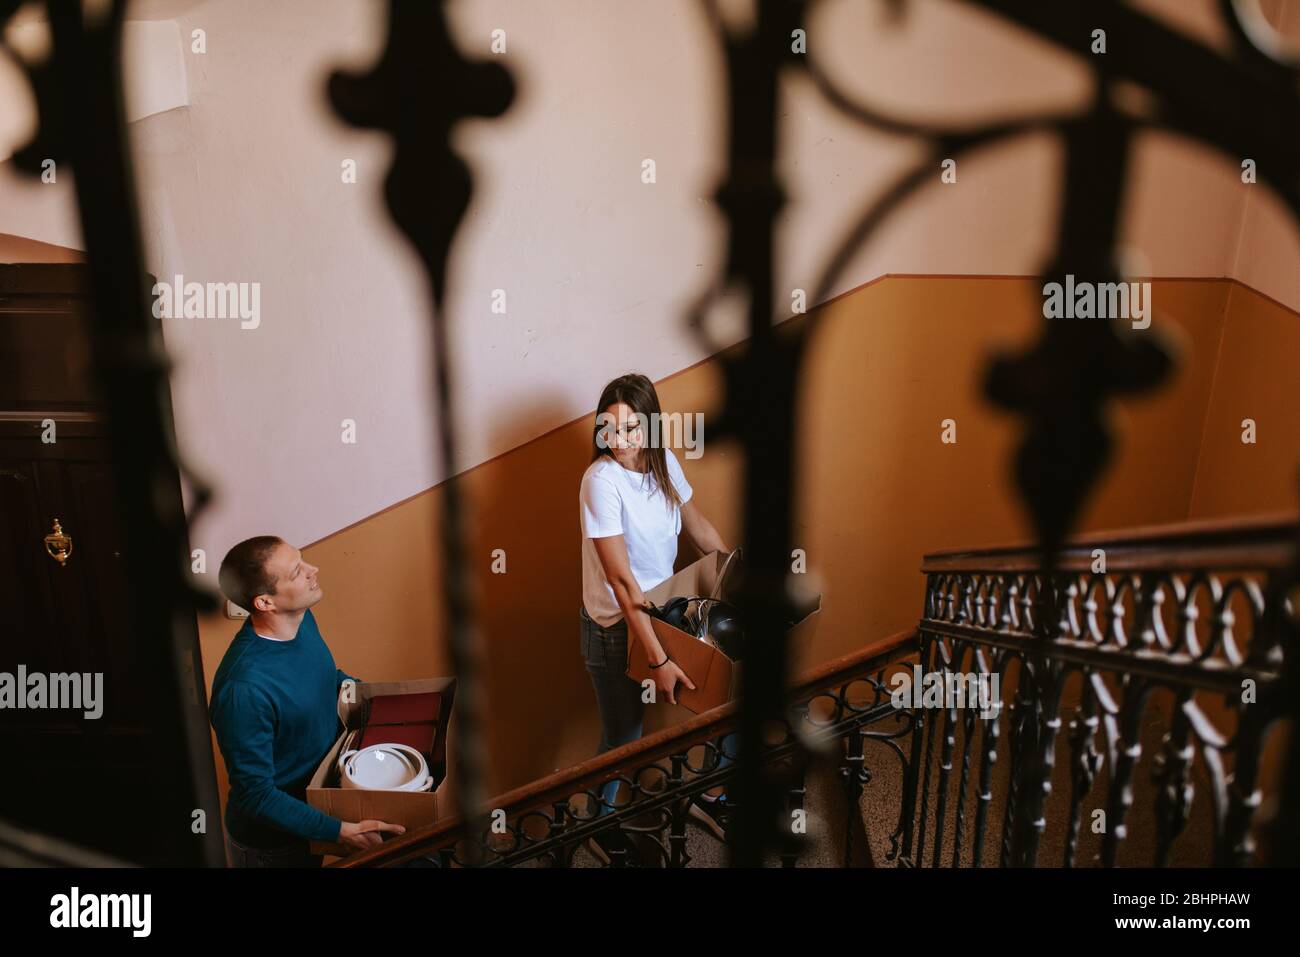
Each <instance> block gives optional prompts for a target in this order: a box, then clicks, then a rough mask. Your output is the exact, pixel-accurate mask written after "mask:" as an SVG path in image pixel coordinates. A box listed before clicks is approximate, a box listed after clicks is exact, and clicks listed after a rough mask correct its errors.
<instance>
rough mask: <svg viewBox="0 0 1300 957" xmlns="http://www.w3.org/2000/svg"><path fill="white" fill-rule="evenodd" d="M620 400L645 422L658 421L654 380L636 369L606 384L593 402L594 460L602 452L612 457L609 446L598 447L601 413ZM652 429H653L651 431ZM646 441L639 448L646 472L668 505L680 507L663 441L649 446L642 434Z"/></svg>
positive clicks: (680, 499)
mask: <svg viewBox="0 0 1300 957" xmlns="http://www.w3.org/2000/svg"><path fill="white" fill-rule="evenodd" d="M620 402H622V403H625V404H626V405H627V406H628V407H629V408H630V409H631V410H632V411H633V412H636V413H638V414H640V415H643V416H645V418H646V422H647V424H648V423H651V422H655V421H658V420H659V419H658V417H659V415H660V410H659V393H657V392H655V386H654V383H653V382H651V381H650V380H649V379H647V378H646V377H645V376H643V375H639V374H637V373H635V372H631V373H628V374H627V375H622V376H619V377H618V378H617V379H615V380H614V381H613V382H611V383H610V384H609V385H607V386H605V388H604V390H603V391H602V392H601V393H600V402H598V403H597V404H596V425H595V428H594V429H593V430H592V433H591V460H592V461H593V462H594V461H596V460H597V459H598V458H600V457H601V456H602V455H608V456H610V457H611V458H612V457H613V454H612V453H611V451H610V450H609V449H607V448H605V449H602V448H601V447H600V441H599V437H600V430H601V429H602V428H604V425H605V423H604V422H603V421H602V417H601V413H603V412H605V411H607V410H608V409H609V407H610V406H611V405H617V404H618V403H620ZM653 432H654V430H653V429H652V430H651V434H653ZM659 434H660V435H662V434H664V432H663V430H662V429H660V430H659ZM645 440H646V443H647V444H646V445H643V446H642V447H641V454H642V455H644V456H645V461H646V464H647V465H649V467H650V468H649V473H650V475H652V476H653V477H654V480H655V485H656V486H657V487H658V489H659V491H661V492H663V494H664V498H666V499H667V500H668V504H669V505H671V506H673V507H674V508H680V507H681V504H682V498H681V496H680V495H678V494H677V486H675V485H673V483H672V479H670V478H669V477H668V457H667V456H666V455H664V448H663V443H662V442H657V443H654V445H653V447H651V445H650V444H649V442H650V438H649V435H647V436H646V437H645Z"/></svg>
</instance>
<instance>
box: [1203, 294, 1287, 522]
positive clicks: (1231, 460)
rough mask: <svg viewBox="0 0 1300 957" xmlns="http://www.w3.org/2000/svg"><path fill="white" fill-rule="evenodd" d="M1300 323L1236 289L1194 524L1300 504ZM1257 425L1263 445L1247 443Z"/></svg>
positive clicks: (1278, 308)
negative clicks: (1246, 423) (1251, 424)
mask: <svg viewBox="0 0 1300 957" xmlns="http://www.w3.org/2000/svg"><path fill="white" fill-rule="evenodd" d="M1298 356H1300V315H1297V314H1296V313H1295V312H1294V311H1293V310H1291V309H1288V308H1287V307H1286V306H1283V305H1281V304H1280V303H1278V302H1276V301H1274V300H1272V299H1270V298H1269V297H1267V296H1264V295H1261V294H1260V293H1258V292H1256V291H1255V290H1253V289H1250V288H1247V287H1245V286H1241V285H1238V284H1236V283H1234V284H1233V285H1232V287H1231V293H1230V296H1229V300H1228V312H1227V325H1226V332H1225V335H1224V338H1223V347H1222V349H1221V351H1220V353H1219V361H1218V371H1217V373H1216V374H1215V378H1214V393H1213V397H1212V398H1211V400H1210V409H1209V413H1208V414H1207V415H1206V418H1205V434H1204V436H1203V438H1202V440H1201V453H1200V462H1199V465H1198V467H1197V471H1196V484H1195V489H1194V492H1193V495H1192V507H1191V513H1190V516H1191V517H1192V518H1217V517H1221V516H1228V515H1240V514H1245V513H1251V512H1277V511H1294V510H1295V509H1296V506H1297V503H1298V502H1300V375H1298V374H1297V372H1296V370H1297V368H1300V364H1298V363H1297V357H1298ZM1244 419H1254V420H1255V424H1256V441H1255V443H1254V444H1247V443H1244V442H1243V441H1242V432H1243V429H1242V425H1241V423H1242V421H1243V420H1244Z"/></svg>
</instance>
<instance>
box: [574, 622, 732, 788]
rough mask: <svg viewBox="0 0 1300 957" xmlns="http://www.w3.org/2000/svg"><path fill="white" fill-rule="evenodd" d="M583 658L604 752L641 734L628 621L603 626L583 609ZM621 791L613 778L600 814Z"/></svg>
mask: <svg viewBox="0 0 1300 957" xmlns="http://www.w3.org/2000/svg"><path fill="white" fill-rule="evenodd" d="M581 622H582V660H583V661H584V662H586V665H587V674H589V675H590V676H591V684H592V687H593V688H595V689H596V707H597V708H599V709H600V750H598V751H597V752H596V753H597V754H604V753H605V752H606V751H610V750H612V749H614V748H617V747H619V746H620V745H624V744H628V743H629V742H632V741H635V740H637V739H638V738H640V737H641V720H642V716H643V715H644V713H645V703H644V702H643V701H642V700H641V693H642V692H641V686H640V685H639V684H637V683H636V682H635V681H633V680H632V679H631V678H629V677H628V676H627V621H626V620H620V621H617V622H615V623H614V624H612V625H610V626H609V627H608V628H602V627H601V626H600V625H598V624H596V622H594V621H592V620H591V618H590V616H588V615H587V609H586V608H583V609H582V612H581ZM737 743H738V742H737V740H736V735H735V734H734V733H733V734H729V735H727V736H726V737H725V738H723V739H722V741H721V742H719V745H720V751H719V755H720V757H719V760H718V767H723V768H725V767H726V766H727V765H729V764H731V763H732V758H731V757H729V756H727V754H722V752H723V751H725V752H727V753H728V754H735V751H736V747H737ZM617 793H618V781H617V780H614V781H610V782H608V783H607V784H606V785H605V787H604V788H603V789H602V790H601V794H600V798H601V805H600V813H601V814H608V813H609V812H610V811H611V810H613V804H614V799H615V797H616V796H617Z"/></svg>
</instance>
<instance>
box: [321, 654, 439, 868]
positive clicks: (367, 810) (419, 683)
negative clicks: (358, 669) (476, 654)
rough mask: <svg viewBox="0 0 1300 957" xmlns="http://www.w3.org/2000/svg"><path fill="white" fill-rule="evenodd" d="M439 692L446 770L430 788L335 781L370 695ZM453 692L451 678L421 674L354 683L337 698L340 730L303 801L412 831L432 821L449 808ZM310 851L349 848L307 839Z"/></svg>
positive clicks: (336, 851) (343, 817) (326, 810)
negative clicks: (352, 696) (350, 694)
mask: <svg viewBox="0 0 1300 957" xmlns="http://www.w3.org/2000/svg"><path fill="white" fill-rule="evenodd" d="M424 691H437V692H441V694H442V715H441V716H440V723H441V725H442V728H443V734H445V735H446V736H447V737H446V741H447V764H446V774H445V775H444V777H443V779H442V781H440V782H439V783H438V786H437V788H435V789H434V790H433V791H423V792H412V791H364V790H359V789H356V790H354V789H352V788H342V787H340V786H339V772H338V759H339V754H341V753H342V749H343V742H344V740H345V739H346V738H347V736H348V734H349V732H351V731H354V730H356V729H357V728H359V727H360V726H361V722H362V719H363V718H364V717H365V713H366V702H367V701H369V700H370V698H371V697H372V696H374V695H381V694H405V693H408V692H424ZM455 697H456V679H455V678H422V679H417V680H414V681H371V682H361V683H359V684H358V685H357V693H356V700H355V701H351V702H345V701H344V700H343V699H342V695H340V698H339V718H340V719H341V720H342V722H343V727H344V731H343V733H342V734H341V735H339V737H338V740H337V741H335V742H334V747H332V748H330V750H329V753H328V754H326V755H325V757H324V759H322V761H321V763H320V764H319V765H318V766H317V768H316V773H315V774H313V775H312V777H311V781H309V782H308V784H307V803H308V804H310V805H311V806H312V807H314V808H316V809H317V810H318V811H323V812H324V813H326V814H328V815H329V816H330V817H335V818H338V819H339V820H340V821H352V822H356V821H368V820H377V821H386V822H388V823H389V824H401V825H403V826H404V827H406V828H407V830H410V829H411V828H413V827H423V826H424V825H425V824H432V823H433V822H434V821H436V820H438V819H439V818H441V817H446V816H447V815H448V814H451V813H452V807H451V797H450V795H451V791H452V788H451V785H449V784H448V783H447V782H448V781H450V780H451V776H452V774H453V771H452V766H453V764H454V763H455V748H454V747H453V742H452V740H451V714H452V704H453V702H454V700H455ZM311 851H312V853H313V854H327V855H338V856H346V855H348V854H351V853H352V850H351V849H350V848H348V847H345V846H344V845H342V844H330V843H325V842H321V841H312V842H311Z"/></svg>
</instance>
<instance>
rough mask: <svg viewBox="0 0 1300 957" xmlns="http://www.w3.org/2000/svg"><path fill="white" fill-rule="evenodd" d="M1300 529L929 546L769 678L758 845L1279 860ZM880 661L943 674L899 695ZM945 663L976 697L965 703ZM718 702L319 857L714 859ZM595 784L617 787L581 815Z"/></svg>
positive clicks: (1283, 853)
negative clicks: (881, 634)
mask: <svg viewBox="0 0 1300 957" xmlns="http://www.w3.org/2000/svg"><path fill="white" fill-rule="evenodd" d="M1297 528H1298V526H1297V523H1296V520H1295V518H1294V517H1290V516H1288V517H1285V518H1276V519H1261V520H1255V521H1250V522H1233V523H1184V524H1180V525H1176V526H1164V527H1157V528H1148V529H1135V530H1130V531H1127V532H1123V533H1118V534H1113V535H1101V536H1089V537H1085V538H1080V539H1076V540H1073V541H1071V542H1070V543H1069V544H1068V545H1067V547H1066V548H1065V549H1064V550H1063V551H1062V552H1061V553H1060V554H1059V555H1058V556H1057V558H1056V560H1055V562H1054V564H1053V566H1052V567H1051V568H1050V569H1049V568H1045V567H1043V566H1042V564H1041V562H1040V557H1039V555H1038V554H1037V553H1036V551H1035V549H1034V548H1033V547H1031V546H1010V547H999V548H991V549H982V550H975V551H961V552H944V553H936V554H932V555H927V556H926V557H925V559H924V562H923V564H922V567H921V570H922V572H923V573H925V574H926V576H927V588H926V598H925V606H924V608H923V610H922V615H921V617H920V619H919V620H918V623H917V626H916V628H914V629H911V630H909V631H906V632H901V633H899V634H896V635H892V636H889V637H886V638H883V639H881V640H879V641H876V642H873V643H871V644H869V645H867V646H866V647H864V648H862V649H860V650H859V651H857V652H855V653H854V654H851V655H847V656H845V657H843V658H840V659H838V660H836V661H832V662H829V663H827V664H826V665H823V666H822V667H820V668H818V669H816V670H814V671H813V672H811V673H809V674H807V675H805V676H803V678H801V679H800V680H799V681H797V682H796V683H795V685H794V686H793V687H792V688H791V689H790V694H789V698H788V702H789V703H788V707H787V709H786V713H787V721H786V723H785V726H784V728H783V729H781V730H780V732H779V733H776V732H774V737H773V738H772V739H771V740H768V741H765V742H764V752H763V768H764V772H765V775H767V777H768V779H769V780H771V781H775V782H779V786H780V787H781V788H782V789H783V792H784V794H785V796H786V812H787V813H788V814H789V821H788V823H787V826H785V827H784V832H785V838H784V844H783V846H782V848H781V849H780V851H779V853H773V854H771V855H769V859H768V861H767V863H768V864H770V865H772V866H787V867H793V866H800V867H810V866H811V867H842V866H868V867H871V866H874V867H896V866H923V867H973V866H974V867H998V866H1002V867H1006V866H1049V867H1051V866H1098V865H1101V866H1152V865H1155V866H1205V865H1215V866H1253V865H1257V864H1261V863H1284V862H1286V861H1287V860H1288V858H1287V855H1288V854H1289V853H1290V851H1289V850H1288V849H1289V848H1293V847H1295V846H1296V840H1295V837H1294V835H1293V834H1292V833H1291V829H1294V828H1295V827H1296V823H1295V819H1296V816H1297V815H1296V814H1295V813H1294V812H1295V811H1296V810H1297V809H1298V808H1297V806H1296V805H1297V800H1298V799H1300V795H1296V794H1285V795H1284V794H1283V793H1282V788H1283V783H1282V782H1283V781H1284V777H1285V774H1284V772H1285V770H1286V769H1287V768H1288V767H1295V766H1296V765H1295V761H1296V751H1297V748H1298V747H1300V735H1295V734H1292V735H1289V736H1287V735H1284V734H1277V733H1275V732H1276V731H1277V730H1278V729H1279V728H1281V727H1283V726H1284V725H1288V724H1289V725H1290V726H1291V727H1294V726H1295V719H1296V716H1297V713H1298V712H1300V701H1297V694H1296V692H1295V690H1294V686H1290V687H1289V686H1288V680H1289V679H1288V676H1289V675H1290V673H1291V672H1290V671H1288V668H1289V669H1291V670H1294V668H1295V662H1296V655H1297V652H1296V649H1297V648H1300V641H1298V640H1297V633H1298V631H1300V629H1297V624H1296V620H1295V611H1296V608H1295V606H1294V603H1293V602H1292V600H1291V599H1290V598H1289V597H1288V595H1289V594H1290V589H1291V588H1292V587H1293V585H1294V583H1295V582H1296V580H1297V578H1296V566H1295V561H1296V558H1295V556H1296V539H1297ZM900 675H906V676H908V677H909V678H912V679H915V678H916V677H917V676H920V677H921V678H923V679H924V681H923V684H924V685H926V686H928V687H930V688H931V690H934V689H936V688H938V689H944V688H948V689H952V691H951V692H949V693H948V696H947V697H942V696H940V697H938V698H935V699H934V700H929V699H925V698H923V697H917V698H905V697H902V696H901V692H899V693H898V694H896V693H895V692H898V691H899V689H900V688H901V687H902V686H901V684H900V682H901V678H899V677H898V676H900ZM959 675H970V676H972V678H973V679H978V680H979V681H983V682H985V687H986V689H992V690H993V691H994V692H995V694H994V697H993V700H992V701H991V702H990V701H987V700H986V701H982V702H981V701H977V698H976V697H975V696H974V693H973V692H971V696H970V697H962V696H961V694H960V692H961V691H962V688H963V687H964V686H963V685H962V684H961V683H960V682H958V681H957V680H955V679H956V678H957V676H959ZM965 687H967V688H968V689H969V688H970V687H974V686H973V685H969V686H965ZM896 699H897V700H896ZM972 705H977V706H972ZM736 720H737V716H736V709H735V706H734V705H728V706H726V707H724V708H719V709H715V710H714V711H711V712H708V713H706V714H702V715H698V716H696V717H694V718H692V719H691V720H689V721H686V722H684V723H683V724H680V725H677V726H675V727H672V728H667V729H664V730H662V731H659V732H657V733H655V734H652V735H650V736H648V737H645V738H643V739H641V740H640V741H637V742H634V743H632V744H629V745H626V746H624V747H622V748H619V749H617V750H614V751H610V752H607V753H606V754H604V755H601V756H599V757H596V758H593V759H591V760H589V761H586V762H584V763H582V764H580V765H577V766H575V767H573V768H570V769H567V770H565V771H563V772H559V773H557V774H554V775H551V776H549V777H547V778H543V779H540V780H538V781H535V782H532V783H531V784H529V785H527V786H525V787H522V788H518V789H516V790H514V791H511V792H509V793H507V794H504V795H501V796H500V797H498V798H497V799H496V800H495V801H493V802H492V808H493V809H499V811H500V812H503V813H499V814H497V815H496V816H495V818H494V819H493V818H489V819H487V820H480V821H473V822H471V821H466V820H463V819H461V818H453V819H449V820H445V821H441V822H438V823H436V824H434V825H432V826H430V827H427V828H423V829H420V830H416V831H412V832H409V833H407V834H405V835H403V836H402V837H400V838H396V839H394V840H392V841H390V842H388V843H386V844H384V845H382V846H380V847H377V848H374V849H372V850H370V851H367V852H365V853H361V854H358V855H355V856H353V857H350V858H347V859H345V860H342V861H339V862H337V864H335V865H334V866H339V867H371V866H437V867H459V866H490V867H502V866H505V867H539V866H541V867H595V866H602V865H601V863H600V862H599V861H598V860H597V859H596V858H595V857H594V856H593V855H592V854H591V853H590V851H589V850H588V849H587V848H586V847H585V846H584V845H585V843H586V841H587V839H588V838H589V837H590V836H591V835H593V834H595V833H597V832H599V831H605V830H610V829H615V830H618V831H621V832H622V833H623V834H624V835H626V836H627V837H628V838H629V839H630V840H632V841H633V842H635V844H636V846H637V847H638V849H639V850H640V851H641V854H640V858H641V861H642V863H643V864H644V865H645V866H664V867H686V866H689V867H722V866H726V864H727V861H728V848H727V847H725V846H724V845H723V843H722V842H720V841H718V840H717V839H716V838H714V837H713V836H712V834H710V833H709V832H707V831H705V830H703V829H702V828H701V827H699V826H698V825H697V824H696V823H694V822H692V821H689V820H688V814H687V813H686V809H687V802H688V801H689V799H690V798H691V797H692V796H693V795H696V794H699V793H701V792H703V791H707V790H710V789H712V788H716V787H718V786H720V785H722V786H726V785H727V784H728V782H729V781H731V780H732V778H733V777H734V775H735V774H736V767H735V766H734V765H733V766H731V767H727V768H723V769H718V768H717V767H716V764H717V755H718V751H717V747H716V742H717V741H719V740H720V739H721V738H722V736H723V735H725V734H727V733H728V732H730V731H732V730H734V729H735V727H736ZM614 777H619V778H621V779H622V780H623V781H624V786H623V787H622V788H621V789H620V796H619V797H618V798H616V799H615V800H614V802H613V806H612V807H611V808H610V809H609V810H608V812H607V813H605V814H604V815H596V814H595V813H594V812H593V808H594V806H595V805H594V802H595V801H596V800H597V797H596V796H597V795H599V794H600V793H601V786H602V784H603V783H604V782H606V781H608V780H610V779H612V778H614ZM732 785H733V786H734V781H733V782H732ZM1282 807H1290V808H1291V811H1292V813H1291V814H1289V815H1284V814H1281V813H1279V812H1280V809H1281V808H1282ZM783 823H786V822H785V819H784V818H783ZM619 857H620V855H615V856H614V859H613V860H612V861H611V864H612V865H613V866H621V865H623V864H624V863H626V862H625V861H623V860H620V859H619ZM1291 863H1295V862H1294V861H1292V862H1291Z"/></svg>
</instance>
